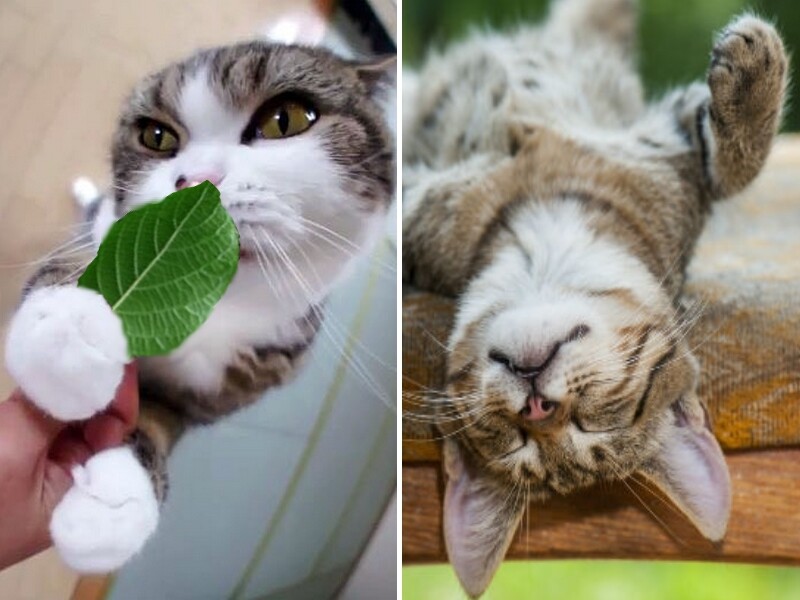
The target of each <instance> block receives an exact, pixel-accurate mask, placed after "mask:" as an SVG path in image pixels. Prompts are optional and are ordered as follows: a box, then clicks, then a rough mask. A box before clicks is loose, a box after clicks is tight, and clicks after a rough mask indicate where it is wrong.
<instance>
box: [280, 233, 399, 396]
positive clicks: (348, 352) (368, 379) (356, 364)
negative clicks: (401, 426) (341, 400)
mask: <svg viewBox="0 0 800 600" xmlns="http://www.w3.org/2000/svg"><path fill="white" fill-rule="evenodd" d="M266 241H267V243H269V244H270V246H271V247H272V249H273V250H274V252H275V253H276V255H277V256H278V258H279V260H281V261H282V262H283V264H284V266H286V268H287V270H288V272H289V273H290V274H291V275H292V276H293V277H294V278H295V280H296V281H297V283H298V284H299V285H300V287H301V289H302V290H303V291H304V292H305V293H306V294H308V295H309V297H310V296H312V295H313V293H312V291H311V289H310V288H309V286H308V284H307V282H306V281H305V279H304V278H303V277H302V275H301V274H300V273H299V272H298V271H297V268H296V267H295V266H294V264H293V263H292V262H291V260H290V259H289V257H288V256H287V255H286V253H285V252H284V250H283V249H282V248H281V247H280V246H278V245H277V244H276V243H275V242H274V241H273V240H271V239H269V238H267V239H266ZM312 310H315V308H314V307H312ZM320 318H321V315H320ZM321 330H322V331H323V332H324V333H325V335H327V336H328V338H329V339H330V341H331V342H332V343H333V344H334V346H335V347H336V348H338V350H339V351H340V352H341V354H340V356H342V357H343V358H344V360H345V361H346V362H347V363H348V364H349V365H350V367H351V368H352V369H353V371H354V372H355V373H357V374H358V375H359V377H360V378H361V379H362V381H364V383H365V384H366V385H367V387H368V388H369V389H370V390H371V391H372V392H373V393H374V394H375V395H376V396H377V397H378V398H379V399H380V400H381V401H382V402H383V403H384V404H385V405H386V406H387V408H389V409H391V410H396V407H395V406H394V404H393V403H392V402H391V401H390V399H389V398H388V397H387V396H386V394H385V393H384V392H383V390H381V389H380V386H378V384H377V383H376V382H375V381H374V380H373V378H372V376H371V375H370V374H369V372H368V371H367V370H366V369H365V368H364V366H363V364H362V363H361V361H360V360H359V358H358V357H357V356H355V355H354V354H353V352H352V349H351V348H352V347H351V346H347V345H346V344H345V343H344V342H342V340H338V341H337V340H336V339H335V337H334V334H333V333H332V332H331V331H330V330H329V329H328V328H327V327H325V324H324V320H323V326H322V327H321Z"/></svg>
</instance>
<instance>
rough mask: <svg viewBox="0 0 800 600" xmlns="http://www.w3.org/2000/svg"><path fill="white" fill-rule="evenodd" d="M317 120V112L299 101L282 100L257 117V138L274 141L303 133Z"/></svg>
mask: <svg viewBox="0 0 800 600" xmlns="http://www.w3.org/2000/svg"><path fill="white" fill-rule="evenodd" d="M316 120H317V111H315V110H314V109H313V108H312V107H311V106H308V105H307V104H304V103H303V102H301V101H299V100H284V101H282V102H280V103H277V104H274V105H272V106H270V107H269V108H268V109H267V110H265V111H264V112H262V113H261V115H259V118H258V121H257V123H256V132H257V137H260V138H262V139H268V140H276V139H281V138H287V137H291V136H293V135H297V134H298V133H303V132H304V131H306V130H307V129H308V128H309V127H311V126H312V125H313V124H314V122H315V121H316Z"/></svg>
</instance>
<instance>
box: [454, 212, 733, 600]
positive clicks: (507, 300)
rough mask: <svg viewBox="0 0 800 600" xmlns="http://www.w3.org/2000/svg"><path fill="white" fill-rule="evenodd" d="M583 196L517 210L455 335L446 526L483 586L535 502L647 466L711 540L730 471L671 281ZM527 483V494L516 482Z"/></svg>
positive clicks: (458, 563) (465, 577)
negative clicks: (597, 222)
mask: <svg viewBox="0 0 800 600" xmlns="http://www.w3.org/2000/svg"><path fill="white" fill-rule="evenodd" d="M594 231H596V229H595V228H594V227H593V223H592V220H591V217H590V216H587V215H586V214H585V213H584V212H583V211H582V209H581V207H580V205H579V204H578V203H571V202H570V201H568V200H559V201H558V202H557V203H555V204H552V205H548V204H541V205H537V204H534V205H533V206H532V207H531V208H526V209H523V210H522V211H521V212H517V213H515V214H514V215H513V217H511V218H510V219H508V220H507V223H506V227H505V230H504V231H503V232H502V233H500V234H498V238H497V240H496V242H495V243H494V244H493V245H492V246H491V247H492V248H493V251H494V252H495V254H494V255H493V256H492V258H491V261H489V266H488V267H487V268H485V269H484V270H483V271H482V272H481V273H480V274H479V275H478V276H477V277H476V278H475V279H474V280H473V281H472V282H471V283H470V285H469V287H468V288H467V290H466V291H465V293H464V294H463V296H462V299H461V303H460V307H459V313H458V319H457V323H456V327H455V330H454V332H453V335H452V337H451V340H450V348H449V359H448V379H447V384H448V385H447V400H448V401H447V402H446V403H445V404H444V405H443V406H442V407H441V410H440V414H439V421H440V425H439V427H440V429H441V430H442V433H443V434H444V435H446V436H449V437H448V440H449V441H448V442H447V444H446V448H445V453H446V457H445V458H446V460H445V466H446V470H447V474H448V487H447V494H446V500H445V535H446V540H447V546H448V553H449V555H450V559H451V561H452V562H453V565H454V566H455V568H456V571H457V572H458V573H459V576H460V577H461V579H462V582H463V583H464V585H465V588H466V589H467V591H470V590H471V589H472V590H482V589H483V588H482V586H484V587H485V584H486V583H488V578H489V577H491V573H492V572H493V571H494V568H496V566H497V565H498V564H499V561H500V560H501V559H502V556H503V555H504V554H505V551H506V548H507V546H508V544H509V543H510V541H511V537H512V535H513V532H514V531H515V529H516V527H517V524H518V522H519V520H520V518H521V516H522V514H523V512H524V510H525V508H526V507H525V502H524V501H521V500H520V499H519V498H517V497H515V496H514V494H513V493H512V492H513V491H514V490H525V496H526V497H527V498H530V499H535V500H543V499H546V498H548V497H550V496H552V495H554V494H559V495H561V494H567V493H570V492H572V491H574V490H576V489H579V488H583V487H587V486H590V485H592V484H595V483H597V482H600V481H608V480H614V479H621V478H624V477H627V476H629V475H631V474H633V473H636V472H639V473H641V474H642V475H644V476H646V477H648V478H649V479H651V480H652V481H653V482H654V484H655V485H657V486H658V487H660V488H661V489H662V490H663V491H664V492H665V493H666V495H667V496H669V497H671V498H672V499H673V500H674V501H675V503H676V504H677V505H678V506H679V507H680V508H681V509H682V510H683V511H684V512H685V513H686V514H687V515H688V516H689V518H690V519H691V520H692V521H693V522H694V523H695V524H696V525H697V527H698V528H699V529H700V531H701V532H702V533H703V534H704V535H706V536H707V537H709V538H710V539H713V540H718V539H720V538H721V537H722V535H723V533H724V530H725V526H726V523H727V517H728V512H729V506H730V504H729V503H730V489H729V481H728V474H727V470H726V467H725V463H724V459H723V457H722V454H721V451H720V449H719V446H718V445H717V443H716V441H715V440H714V437H713V435H712V434H711V432H710V431H709V429H708V423H707V420H706V417H705V413H704V410H703V408H702V405H701V404H700V402H699V400H698V398H697V395H696V391H695V390H696V384H697V376H698V367H697V364H696V362H695V360H694V359H693V358H692V356H691V354H690V351H689V348H688V347H687V345H686V343H685V341H684V336H685V333H686V324H685V323H684V324H681V322H680V321H679V319H678V318H677V317H676V314H675V310H674V308H673V307H672V304H671V302H670V301H669V298H668V296H667V295H666V294H665V293H664V291H663V290H661V288H660V286H659V282H658V281H657V280H656V279H655V277H653V276H652V275H651V274H650V273H649V272H648V271H647V269H646V268H645V267H644V266H643V264H642V263H641V262H639V261H638V260H636V258H635V257H634V256H633V255H632V254H630V253H629V252H628V251H626V250H625V249H624V248H623V247H622V246H620V245H617V244H616V243H614V242H613V241H612V240H610V239H608V240H607V239H604V238H603V237H602V236H599V235H597V234H596V233H593V232H594ZM518 495H519V494H518Z"/></svg>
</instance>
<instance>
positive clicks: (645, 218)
mask: <svg viewBox="0 0 800 600" xmlns="http://www.w3.org/2000/svg"><path fill="white" fill-rule="evenodd" d="M635 8H636V7H635V3H634V2H631V1H630V0H610V1H609V0H560V1H558V2H556V3H555V4H554V5H553V6H552V9H551V13H550V16H549V19H548V20H547V22H546V23H545V24H544V25H543V26H542V27H539V28H522V29H520V30H518V31H516V32H513V33H510V34H481V35H476V36H473V37H472V38H470V39H468V40H467V41H465V42H463V43H461V44H458V45H456V46H454V47H452V48H450V49H449V50H447V51H446V52H445V53H443V54H441V55H434V56H432V57H431V58H430V59H429V60H428V61H427V63H426V64H425V65H424V66H423V68H422V70H421V71H420V72H419V73H418V74H416V75H412V78H410V79H409V78H404V86H405V88H404V102H403V106H404V130H403V131H404V135H403V139H404V172H403V177H404V180H403V187H404V197H403V269H404V278H405V279H406V281H408V282H411V283H412V284H414V285H416V286H418V287H421V288H425V289H428V290H433V291H437V292H440V293H443V294H447V295H451V296H458V297H459V304H458V311H457V317H456V324H455V326H454V329H453V331H452V333H451V337H450V340H449V344H448V369H447V387H446V399H445V402H444V403H443V404H442V405H441V406H440V407H439V419H438V421H439V422H438V428H439V429H440V430H441V433H442V434H443V435H444V436H446V437H445V444H444V455H445V458H444V463H445V464H444V466H445V471H446V476H447V486H446V493H445V500H444V535H445V541H446V545H447V551H448V554H449V557H450V560H451V562H452V564H453V566H454V567H455V570H456V572H457V574H458V577H459V579H460V581H461V583H462V585H463V586H464V589H465V590H466V591H467V593H469V594H470V595H471V596H478V595H480V594H481V593H482V592H483V591H484V589H485V588H486V586H487V585H488V583H489V581H490V580H491V577H492V575H493V573H494V571H495V570H496V569H497V567H498V565H499V564H500V562H501V560H502V559H503V556H504V554H505V552H506V550H507V548H508V546H509V544H510V542H511V539H512V536H513V534H514V532H515V530H516V529H517V526H518V524H519V523H520V520H521V516H522V515H523V512H524V510H525V509H526V503H525V501H524V498H525V497H526V496H525V492H527V493H528V494H529V496H530V497H531V498H533V499H536V500H544V499H546V498H548V497H551V496H553V495H556V494H566V493H568V492H571V491H573V490H575V489H578V488H581V487H585V486H589V485H591V484H593V483H596V482H598V481H605V480H613V479H620V478H624V477H626V476H629V475H631V474H634V473H639V474H641V475H643V476H645V477H646V478H648V479H649V480H650V481H651V482H652V483H653V484H654V485H656V486H658V488H660V489H661V490H662V491H663V492H664V493H665V494H666V495H667V496H669V497H670V498H671V499H672V500H673V501H674V503H675V504H676V505H677V506H678V507H680V509H681V510H682V511H683V512H684V513H685V514H686V515H687V516H688V518H689V519H691V521H692V522H693V523H694V524H695V525H696V526H697V528H698V529H699V531H700V532H701V533H702V534H703V535H704V536H706V537H707V538H709V539H711V540H720V539H721V538H722V537H723V536H724V534H725V530H726V527H727V521H728V516H729V513H730V503H731V490H730V480H729V475H728V471H727V467H726V464H725V460H724V457H723V455H722V452H721V450H720V447H719V445H718V443H717V441H716V440H715V439H714V436H713V435H712V433H711V431H710V425H709V422H708V419H707V416H706V414H705V410H704V408H703V406H702V403H701V401H700V399H699V398H698V396H697V393H696V384H697V376H698V365H697V362H696V361H695V359H694V358H693V356H692V353H691V349H690V348H689V347H688V345H687V343H686V341H685V334H686V328H687V326H688V323H687V322H686V320H685V319H684V318H683V315H682V312H681V310H680V301H679V298H680V293H681V289H682V286H683V283H684V279H685V269H686V265H687V262H688V260H689V258H690V256H691V252H692V249H693V246H694V244H695V242H696V240H697V238H698V236H699V234H700V232H701V230H702V228H703V224H704V222H705V220H706V218H707V216H708V214H709V212H710V210H711V206H712V202H713V201H714V200H717V199H720V198H725V197H728V196H730V195H732V194H735V193H736V192H738V191H739V190H741V189H742V188H743V187H744V186H746V185H747V184H748V183H749V182H750V181H751V180H752V179H753V178H754V177H755V176H756V175H757V174H758V172H759V170H760V169H761V167H762V166H763V164H764V161H765V159H766V157H767V155H768V153H769V150H770V146H771V143H772V140H773V137H774V135H775V133H776V131H777V128H778V125H779V121H780V116H781V110H782V106H783V102H784V95H785V92H786V86H787V57H786V54H785V52H784V48H783V45H782V43H781V39H780V38H779V36H778V34H777V33H776V32H775V29H774V28H773V27H772V26H771V25H769V24H768V23H765V22H764V21H762V20H760V19H758V18H756V17H754V16H750V15H745V16H741V17H739V18H736V19H734V20H733V21H732V22H731V23H730V24H729V25H728V26H727V27H726V28H725V29H724V30H723V31H722V32H721V33H720V34H719V36H718V37H717V39H716V42H715V45H714V49H713V53H712V58H711V64H710V67H709V70H708V77H707V83H705V84H701V83H695V84H693V85H690V86H688V87H686V88H683V89H678V90H676V91H674V92H672V93H670V94H669V95H667V96H666V97H665V98H663V99H662V100H661V101H659V102H655V103H653V104H650V105H647V104H645V102H644V99H643V94H642V88H641V83H640V81H639V78H638V77H637V75H636V73H635V70H634V62H635V60H634V56H633V53H632V50H633V47H634V45H635V43H634V42H635V25H636V10H635ZM520 490H522V491H521V492H520ZM520 497H521V498H522V500H520Z"/></svg>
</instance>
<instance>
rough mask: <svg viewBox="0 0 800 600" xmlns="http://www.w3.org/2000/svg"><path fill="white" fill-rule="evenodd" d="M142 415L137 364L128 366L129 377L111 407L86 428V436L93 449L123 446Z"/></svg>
mask: <svg viewBox="0 0 800 600" xmlns="http://www.w3.org/2000/svg"><path fill="white" fill-rule="evenodd" d="M138 415H139V381H138V377H137V370H136V364H135V363H130V364H129V365H127V366H126V367H125V376H124V377H123V379H122V382H121V383H120V385H119V388H118V389H117V394H116V396H115V397H114V400H113V401H112V402H111V404H110V405H109V407H108V408H107V409H106V410H105V411H104V412H102V413H101V414H98V415H95V416H94V417H92V418H91V419H89V421H87V422H86V423H85V425H84V427H83V437H84V439H85V440H86V443H87V444H88V445H89V447H90V448H91V449H92V451H93V452H100V451H102V450H106V449H108V448H113V447H115V446H119V445H120V444H121V443H122V442H123V441H124V439H125V436H126V435H128V434H129V433H130V432H132V431H133V430H134V429H135V428H136V420H137V418H138Z"/></svg>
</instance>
